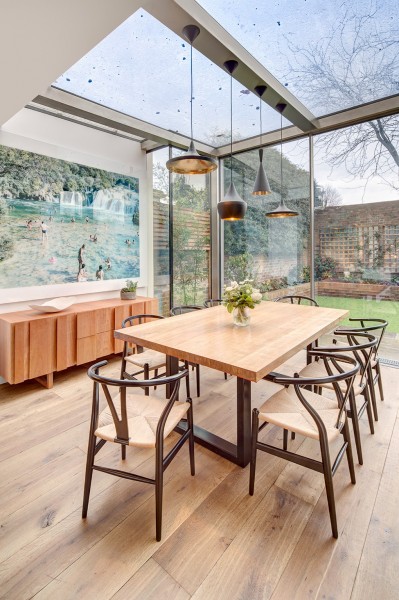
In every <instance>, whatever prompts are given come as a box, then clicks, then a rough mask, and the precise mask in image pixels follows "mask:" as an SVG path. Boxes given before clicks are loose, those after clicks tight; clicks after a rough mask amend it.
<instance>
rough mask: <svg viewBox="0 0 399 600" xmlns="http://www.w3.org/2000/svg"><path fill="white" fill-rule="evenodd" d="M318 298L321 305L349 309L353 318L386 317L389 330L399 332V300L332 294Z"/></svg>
mask: <svg viewBox="0 0 399 600" xmlns="http://www.w3.org/2000/svg"><path fill="white" fill-rule="evenodd" d="M316 300H317V302H318V303H319V304H320V306H326V307H330V308H343V309H346V310H349V312H350V316H351V317H353V318H356V317H357V318H360V317H364V318H366V317H369V318H372V317H375V318H377V319H386V320H387V321H388V323H389V325H388V328H387V331H391V332H392V333H399V302H390V301H387V300H381V301H378V300H366V299H360V298H359V299H358V298H334V297H331V296H316ZM343 322H347V321H343Z"/></svg>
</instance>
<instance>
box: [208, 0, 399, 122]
mask: <svg viewBox="0 0 399 600" xmlns="http://www.w3.org/2000/svg"><path fill="white" fill-rule="evenodd" d="M198 1H199V3H200V4H201V5H202V6H203V7H204V8H205V9H206V10H207V11H208V12H209V13H210V14H211V15H212V16H213V17H214V18H215V19H216V20H217V21H218V22H219V23H220V24H221V25H222V26H223V27H224V28H225V29H226V30H227V31H228V32H229V33H230V34H231V35H232V36H233V37H235V38H236V39H237V40H238V41H239V42H240V44H241V45H242V46H244V48H246V49H247V50H248V51H249V52H251V53H252V55H253V56H254V57H255V58H256V59H257V60H259V61H260V62H261V63H262V64H263V65H264V66H265V67H266V68H267V69H269V70H270V71H271V73H273V75H274V76H275V77H277V79H279V80H280V82H281V83H282V84H283V85H285V86H286V87H287V88H288V89H289V90H290V91H291V92H292V93H293V94H294V95H295V96H297V97H298V98H299V99H300V100H301V101H302V102H303V103H304V104H305V105H306V106H307V107H308V108H309V109H310V110H311V111H312V112H313V113H314V114H316V115H317V116H321V115H324V114H328V113H331V112H335V111H339V110H343V109H345V108H349V107H351V106H357V105H359V104H363V103H365V102H371V101H373V100H377V99H379V98H383V97H386V96H392V95H395V94H397V93H398V92H399V76H398V72H399V40H398V4H397V0H381V1H380V2H378V3H369V2H366V1H365V0H355V1H354V2H351V3H347V2H342V1H341V0H332V1H330V2H325V1H324V0H307V1H305V2H303V1H299V0H294V1H291V2H287V1H283V2H282V1H281V0H272V1H270V2H246V3H245V9H244V3H243V2H242V0H223V1H222V0H198Z"/></svg>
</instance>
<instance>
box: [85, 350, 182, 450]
mask: <svg viewBox="0 0 399 600" xmlns="http://www.w3.org/2000/svg"><path fill="white" fill-rule="evenodd" d="M106 364H108V361H106V360H103V361H101V362H98V363H96V364H94V365H92V366H91V367H90V368H89V370H88V371H87V374H88V376H89V377H90V379H92V380H93V382H94V385H93V410H92V420H93V419H94V421H95V426H96V427H97V423H98V415H99V397H100V394H99V392H100V386H101V388H102V390H103V392H104V396H105V398H106V400H107V403H108V407H109V410H110V412H111V415H112V419H113V421H114V425H115V431H116V438H115V442H118V443H120V444H128V443H129V423H128V417H127V406H126V390H127V389H128V388H150V387H155V386H163V385H168V384H174V385H173V389H172V393H171V396H170V399H169V400H167V401H166V403H165V408H164V410H163V411H162V413H161V416H160V419H159V422H158V426H157V433H156V439H157V441H160V440H161V439H163V429H164V426H165V423H166V420H167V418H168V416H169V413H170V411H171V410H172V407H173V405H174V403H175V402H176V400H177V399H178V397H179V388H180V380H181V379H182V378H183V377H186V376H187V374H188V371H187V369H184V370H182V371H179V373H177V374H176V375H170V376H169V377H157V378H154V379H150V380H145V379H144V380H143V379H140V380H132V379H112V378H110V377H104V376H103V375H100V374H99V370H100V369H101V368H102V367H104V366H105V365H106ZM114 387H116V388H119V398H120V406H115V402H114V400H113V398H112V396H111V394H110V391H109V388H114ZM143 400H144V398H143ZM118 409H119V413H120V414H119V413H118Z"/></svg>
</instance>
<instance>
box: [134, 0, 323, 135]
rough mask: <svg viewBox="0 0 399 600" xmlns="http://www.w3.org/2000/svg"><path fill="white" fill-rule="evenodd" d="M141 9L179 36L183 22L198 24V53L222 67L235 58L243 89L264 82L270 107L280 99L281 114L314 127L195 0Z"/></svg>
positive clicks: (164, 0) (174, 0) (309, 116)
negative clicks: (282, 111)
mask: <svg viewBox="0 0 399 600" xmlns="http://www.w3.org/2000/svg"><path fill="white" fill-rule="evenodd" d="M145 9H146V10H147V11H148V12H150V13H151V14H152V15H153V16H154V17H155V18H156V19H158V20H159V21H161V22H162V23H163V24H164V25H166V26H167V27H169V29H171V30H172V31H174V32H175V33H176V34H178V35H179V36H181V35H182V29H183V27H184V26H185V25H188V24H191V23H193V24H195V25H198V27H200V29H201V35H199V36H198V38H197V40H196V41H195V47H196V49H197V50H198V51H199V52H201V53H202V54H204V56H206V57H207V58H208V59H209V60H210V61H212V62H213V63H214V64H216V65H218V66H219V67H221V68H222V69H223V63H224V62H225V61H226V60H230V59H235V60H237V61H238V68H237V70H236V71H235V72H234V75H233V77H234V78H235V79H236V80H237V81H239V82H240V83H241V84H242V85H243V86H244V87H245V88H247V89H248V90H250V91H252V92H254V89H255V87H256V86H257V85H260V84H262V83H264V84H266V85H267V90H266V92H265V93H264V95H263V97H262V100H264V102H266V103H267V104H269V105H270V106H271V107H272V108H275V107H276V105H277V104H278V103H280V102H284V103H285V104H287V108H286V109H285V111H284V117H285V118H286V119H288V120H289V121H290V122H291V123H292V124H293V125H295V126H296V127H298V128H299V129H301V130H302V131H303V132H308V131H313V130H314V129H317V127H318V120H317V119H316V117H315V116H314V115H313V114H312V113H311V112H310V111H309V110H308V109H307V108H306V107H305V106H304V105H303V104H302V103H301V102H300V101H299V100H298V99H297V98H296V97H295V96H294V95H293V94H292V93H291V92H290V91H289V90H288V89H287V88H286V87H284V86H283V85H282V84H281V83H280V82H279V81H278V80H277V79H276V78H275V77H274V76H273V75H272V74H271V73H270V71H268V70H267V69H266V68H265V67H264V66H263V65H262V64H261V63H260V62H259V61H258V60H256V59H255V58H254V57H253V56H252V54H250V53H249V52H248V51H247V50H246V49H245V48H244V47H243V46H241V44H239V43H238V42H237V40H236V39H235V38H234V37H233V36H232V35H230V34H229V33H228V32H227V31H226V30H225V29H223V27H222V26H221V25H220V24H219V23H218V22H217V21H216V20H215V19H213V17H211V16H210V15H209V13H208V12H206V11H205V10H204V9H203V8H202V7H201V6H200V5H199V4H198V3H197V2H195V0H162V2H159V1H156V0H152V1H151V0H150V1H149V2H148V3H147V4H146V6H145Z"/></svg>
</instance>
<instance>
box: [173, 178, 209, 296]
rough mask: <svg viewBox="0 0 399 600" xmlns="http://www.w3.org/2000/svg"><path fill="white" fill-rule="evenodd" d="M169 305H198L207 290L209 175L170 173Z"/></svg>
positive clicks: (206, 293) (206, 294)
mask: <svg viewBox="0 0 399 600" xmlns="http://www.w3.org/2000/svg"><path fill="white" fill-rule="evenodd" d="M171 177H172V181H173V185H172V190H173V195H172V199H173V305H174V306H178V305H182V304H183V305H184V304H199V305H202V304H203V303H204V301H205V300H207V299H208V297H209V289H210V281H209V280H210V235H211V232H210V204H209V181H210V178H209V175H192V176H189V175H188V176H187V175H171Z"/></svg>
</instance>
